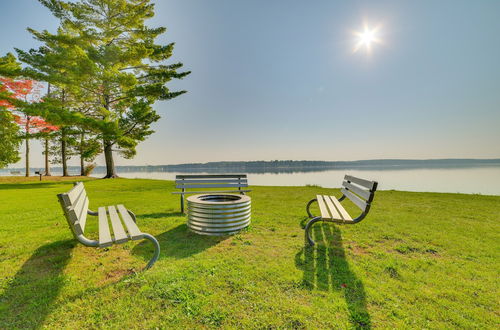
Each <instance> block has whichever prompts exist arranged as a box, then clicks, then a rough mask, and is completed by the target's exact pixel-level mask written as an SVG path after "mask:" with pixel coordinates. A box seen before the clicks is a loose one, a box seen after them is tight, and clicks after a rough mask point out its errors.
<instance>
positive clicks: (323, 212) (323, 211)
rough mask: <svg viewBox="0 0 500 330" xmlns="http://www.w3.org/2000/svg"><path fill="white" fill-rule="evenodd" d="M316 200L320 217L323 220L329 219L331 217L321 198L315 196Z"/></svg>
mask: <svg viewBox="0 0 500 330" xmlns="http://www.w3.org/2000/svg"><path fill="white" fill-rule="evenodd" d="M316 199H317V200H318V206H319V210H320V212H321V217H322V218H323V219H331V218H332V217H331V215H330V213H328V209H327V207H326V205H325V200H324V199H323V196H321V195H317V196H316Z"/></svg>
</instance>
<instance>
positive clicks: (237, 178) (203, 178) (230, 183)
mask: <svg viewBox="0 0 500 330" xmlns="http://www.w3.org/2000/svg"><path fill="white" fill-rule="evenodd" d="M175 187H176V188H178V189H182V191H175V192H173V193H172V194H181V212H182V213H184V195H186V194H205V193H230V192H237V193H240V194H243V195H244V194H245V192H249V191H251V190H248V189H246V190H243V189H241V188H246V187H248V180H247V175H246V174H193V175H192V174H190V175H176V176H175ZM207 188H210V189H219V188H233V189H232V190H206V189H207ZM186 189H195V191H186Z"/></svg>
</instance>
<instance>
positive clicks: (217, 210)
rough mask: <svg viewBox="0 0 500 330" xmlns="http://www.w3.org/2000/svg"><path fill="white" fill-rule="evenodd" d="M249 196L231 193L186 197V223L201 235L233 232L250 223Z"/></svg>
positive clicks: (219, 234) (229, 233) (218, 234)
mask: <svg viewBox="0 0 500 330" xmlns="http://www.w3.org/2000/svg"><path fill="white" fill-rule="evenodd" d="M251 206H252V205H251V200H250V197H248V196H245V195H233V194H206V195H193V196H189V197H188V198H187V209H188V210H187V212H188V222H187V225H188V227H189V229H190V230H191V231H192V232H195V233H197V234H201V235H211V236H221V235H231V234H235V233H237V232H238V231H240V230H241V229H243V228H245V227H247V226H248V225H249V224H250V213H251Z"/></svg>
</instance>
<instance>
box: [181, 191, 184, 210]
mask: <svg viewBox="0 0 500 330" xmlns="http://www.w3.org/2000/svg"><path fill="white" fill-rule="evenodd" d="M181 213H184V194H181Z"/></svg>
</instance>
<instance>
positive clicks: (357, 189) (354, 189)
mask: <svg viewBox="0 0 500 330" xmlns="http://www.w3.org/2000/svg"><path fill="white" fill-rule="evenodd" d="M342 185H343V186H344V187H346V188H347V190H350V191H352V192H353V193H355V194H357V195H359V196H361V197H363V198H364V199H365V200H368V199H370V195H371V192H370V191H368V190H364V189H362V188H360V187H358V186H355V185H353V184H351V183H349V182H347V181H344V182H343V183H342Z"/></svg>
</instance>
